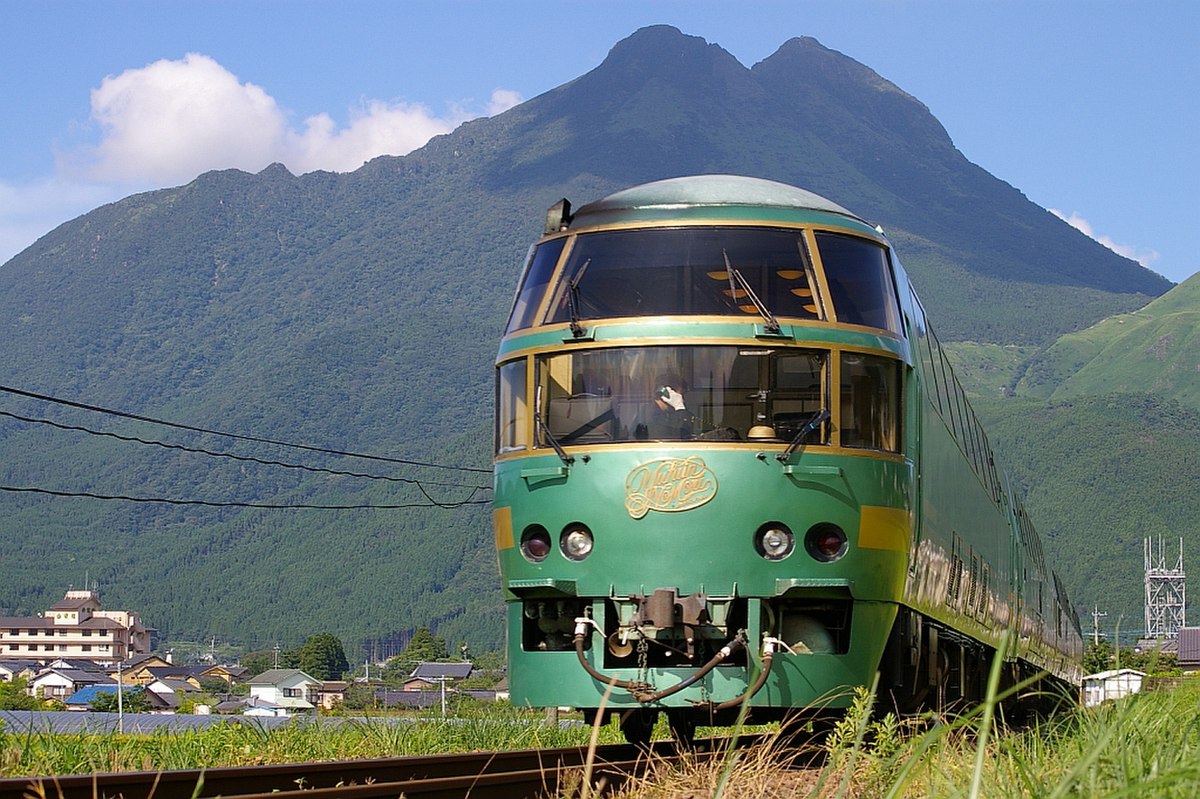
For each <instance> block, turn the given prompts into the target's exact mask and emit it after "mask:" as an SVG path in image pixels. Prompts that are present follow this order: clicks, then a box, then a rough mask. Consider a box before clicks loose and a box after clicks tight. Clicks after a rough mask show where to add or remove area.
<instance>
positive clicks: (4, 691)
mask: <svg viewBox="0 0 1200 799" xmlns="http://www.w3.org/2000/svg"><path fill="white" fill-rule="evenodd" d="M28 689H29V681H28V680H26V679H25V678H24V677H18V678H16V679H15V680H13V681H12V682H0V710H41V709H42V703H41V701H39V700H38V698H37V697H34V696H30V695H29V694H28V693H27V691H28Z"/></svg>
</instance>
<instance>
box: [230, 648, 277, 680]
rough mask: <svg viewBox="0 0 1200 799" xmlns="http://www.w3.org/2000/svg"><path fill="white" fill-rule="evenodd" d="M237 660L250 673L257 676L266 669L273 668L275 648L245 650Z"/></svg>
mask: <svg viewBox="0 0 1200 799" xmlns="http://www.w3.org/2000/svg"><path fill="white" fill-rule="evenodd" d="M239 662H240V663H241V664H242V667H243V668H245V669H246V670H247V671H249V672H250V674H251V675H255V676H257V675H259V674H262V673H263V672H264V671H267V670H268V669H273V668H275V650H273V649H260V650H258V651H256V652H247V653H246V654H244V655H242V657H241V659H240V661H239Z"/></svg>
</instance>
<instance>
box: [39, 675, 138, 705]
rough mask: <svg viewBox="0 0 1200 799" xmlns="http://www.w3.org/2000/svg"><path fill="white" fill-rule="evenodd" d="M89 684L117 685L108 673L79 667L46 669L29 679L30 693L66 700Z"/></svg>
mask: <svg viewBox="0 0 1200 799" xmlns="http://www.w3.org/2000/svg"><path fill="white" fill-rule="evenodd" d="M89 685H116V681H115V680H114V679H113V678H112V677H109V676H108V675H107V674H103V673H101V672H96V671H82V670H79V669H45V670H43V671H41V672H39V673H38V674H37V675H35V676H34V677H33V679H31V680H30V681H29V693H31V694H32V695H33V696H36V697H39V698H41V699H57V700H59V701H60V702H65V701H66V700H67V699H68V698H69V697H70V696H72V695H74V694H75V693H76V692H78V691H79V690H80V689H82V688H86V687H87V686H89Z"/></svg>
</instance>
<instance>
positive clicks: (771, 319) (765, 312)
mask: <svg viewBox="0 0 1200 799" xmlns="http://www.w3.org/2000/svg"><path fill="white" fill-rule="evenodd" d="M721 255H723V256H725V271H726V273H728V275H729V290H730V292H731V293H732V294H733V301H734V302H735V303H736V302H737V286H736V285H734V282H733V281H734V279H735V278H736V279H737V282H738V283H739V284H741V287H742V290H743V291H745V292H746V296H747V297H749V298H750V302H752V303H754V307H755V308H756V309H758V313H759V314H760V315H761V316H762V318H763V319H764V320H765V321H766V324H765V325H763V330H764V331H765V332H767V333H770V334H772V335H778V334H779V333H781V332H782V329H781V328H780V327H779V322H778V321H777V320H776V319H775V314H773V313H771V311H770V309H768V308H767V306H766V305H763V302H762V300H760V299H759V298H758V295H757V294H755V293H754V289H752V288H750V283H749V282H748V281H747V280H746V278H745V277H743V276H742V273H741V272H739V271H738V270H736V269H734V268H733V265H732V264H730V263H729V253H727V252H726V251H725V250H724V249H722V250H721Z"/></svg>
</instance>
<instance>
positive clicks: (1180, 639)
mask: <svg viewBox="0 0 1200 799" xmlns="http://www.w3.org/2000/svg"><path fill="white" fill-rule="evenodd" d="M1175 641H1176V645H1177V647H1178V649H1177V650H1176V654H1177V655H1178V657H1179V668H1180V669H1182V670H1183V672H1184V673H1187V672H1189V671H1197V670H1200V627H1181V628H1180V630H1179V635H1178V636H1176V639H1175Z"/></svg>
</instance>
